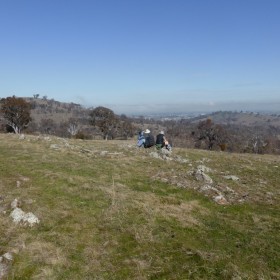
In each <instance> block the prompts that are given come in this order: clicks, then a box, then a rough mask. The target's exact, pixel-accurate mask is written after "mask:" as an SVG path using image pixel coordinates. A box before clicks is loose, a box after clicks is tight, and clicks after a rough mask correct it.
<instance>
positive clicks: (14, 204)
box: [11, 198, 21, 209]
mask: <svg viewBox="0 0 280 280" xmlns="http://www.w3.org/2000/svg"><path fill="white" fill-rule="evenodd" d="M20 204H21V203H20V202H19V200H18V199H17V198H15V199H14V201H13V202H12V203H11V207H12V209H15V208H17V207H20Z"/></svg>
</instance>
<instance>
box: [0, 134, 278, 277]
mask: <svg viewBox="0 0 280 280" xmlns="http://www.w3.org/2000/svg"><path fill="white" fill-rule="evenodd" d="M0 155H1V156H0V174H1V177H0V215H1V219H0V221H1V235H0V246H1V247H0V256H2V255H3V254H5V253H7V252H9V253H11V255H12V257H13V259H12V260H10V261H7V260H5V261H4V260H3V261H2V262H1V263H0V267H1V265H2V267H3V266H4V264H5V266H4V267H5V269H6V276H4V277H6V278H7V279H59V280H61V279H280V235H279V230H280V206H279V205H280V186H279V182H280V158H279V157H277V156H271V155H252V154H242V155H241V154H228V153H222V152H208V151H202V150H189V149H174V150H173V151H172V154H170V155H167V156H166V155H163V154H161V153H158V152H157V151H156V150H155V149H153V148H151V149H148V150H144V149H137V148H136V147H135V142H133V141H82V140H69V139H68V140H66V139H61V138H55V137H49V136H48V137H44V136H39V137H38V136H31V135H27V136H26V137H25V139H19V137H18V136H17V135H14V134H0ZM198 170H202V172H200V173H199V172H198ZM199 175H200V176H199ZM210 179H211V180H210ZM15 198H17V199H18V207H20V208H21V209H22V210H23V211H24V212H32V213H33V214H35V215H36V216H37V217H38V218H39V220H40V223H39V224H37V225H35V226H33V227H29V226H27V225H23V224H15V223H14V222H13V220H12V218H11V217H10V213H11V211H12V208H11V202H12V201H14V199H15ZM0 278H1V277H0Z"/></svg>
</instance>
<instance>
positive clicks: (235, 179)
mask: <svg viewBox="0 0 280 280" xmlns="http://www.w3.org/2000/svg"><path fill="white" fill-rule="evenodd" d="M224 178H225V179H227V180H232V181H238V180H239V178H238V177H237V176H234V175H227V176H224Z"/></svg>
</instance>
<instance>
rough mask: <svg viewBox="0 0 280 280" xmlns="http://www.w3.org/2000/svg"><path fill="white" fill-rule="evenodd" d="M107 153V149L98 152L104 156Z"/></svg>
mask: <svg viewBox="0 0 280 280" xmlns="http://www.w3.org/2000/svg"><path fill="white" fill-rule="evenodd" d="M107 154H108V151H101V152H100V155H101V156H106V155H107Z"/></svg>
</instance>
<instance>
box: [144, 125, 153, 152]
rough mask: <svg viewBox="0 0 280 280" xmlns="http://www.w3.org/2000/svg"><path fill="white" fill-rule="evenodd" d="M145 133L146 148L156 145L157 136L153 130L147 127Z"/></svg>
mask: <svg viewBox="0 0 280 280" xmlns="http://www.w3.org/2000/svg"><path fill="white" fill-rule="evenodd" d="M144 134H145V143H144V148H150V147H152V146H154V145H155V138H154V136H153V135H152V134H151V131H150V130H149V129H146V130H145V131H144Z"/></svg>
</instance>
